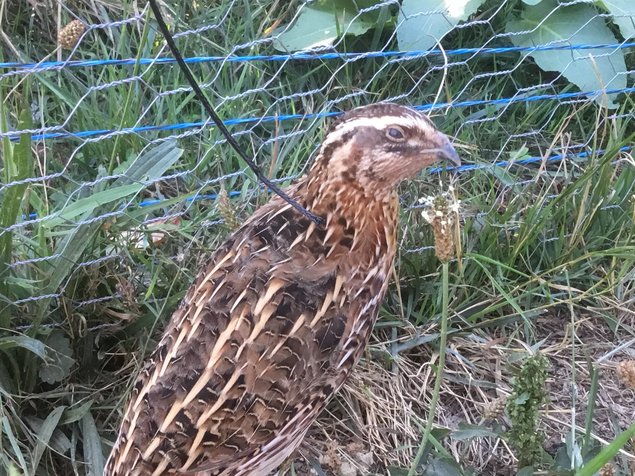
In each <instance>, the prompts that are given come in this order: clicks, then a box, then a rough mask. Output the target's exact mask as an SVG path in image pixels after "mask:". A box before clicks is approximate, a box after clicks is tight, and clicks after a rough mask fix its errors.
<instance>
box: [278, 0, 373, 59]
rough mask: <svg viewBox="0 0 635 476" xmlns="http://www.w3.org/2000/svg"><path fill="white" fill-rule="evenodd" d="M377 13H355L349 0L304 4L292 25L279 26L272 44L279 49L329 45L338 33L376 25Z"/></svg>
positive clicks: (355, 10)
mask: <svg viewBox="0 0 635 476" xmlns="http://www.w3.org/2000/svg"><path fill="white" fill-rule="evenodd" d="M377 14H378V13H364V14H361V15H358V8H357V7H356V6H355V4H354V2H352V1H349V0H346V1H344V0H330V1H327V2H320V3H316V4H311V5H305V6H303V7H302V10H301V11H300V13H299V15H298V17H297V18H296V20H295V22H294V23H293V25H292V26H291V27H289V26H288V25H287V26H285V27H283V28H282V30H281V32H280V33H279V34H278V35H277V37H276V38H275V40H274V44H273V45H274V48H276V49H277V50H279V51H297V50H305V49H310V48H317V47H320V46H330V45H332V44H333V43H334V42H335V40H336V39H337V38H338V37H339V36H341V35H344V34H347V35H361V34H363V33H366V32H367V31H368V30H370V29H371V28H373V27H374V26H375V24H376V19H377Z"/></svg>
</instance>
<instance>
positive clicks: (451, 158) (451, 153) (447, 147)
mask: <svg viewBox="0 0 635 476" xmlns="http://www.w3.org/2000/svg"><path fill="white" fill-rule="evenodd" d="M437 153H438V154H439V159H440V160H444V161H446V162H449V163H450V165H453V166H454V167H460V166H461V157H459V154H457V152H456V149H454V146H453V145H452V144H451V143H450V139H448V137H447V136H445V135H444V136H443V141H442V145H441V147H439V148H438V149H437Z"/></svg>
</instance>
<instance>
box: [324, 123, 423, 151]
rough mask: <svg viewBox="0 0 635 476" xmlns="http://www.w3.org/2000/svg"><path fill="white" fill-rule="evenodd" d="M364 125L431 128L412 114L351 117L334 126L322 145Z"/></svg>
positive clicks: (381, 127)
mask: <svg viewBox="0 0 635 476" xmlns="http://www.w3.org/2000/svg"><path fill="white" fill-rule="evenodd" d="M364 126H366V127H375V128H377V129H385V128H387V127H388V126H402V127H411V128H418V129H422V130H432V127H431V126H430V124H428V123H427V122H425V120H423V119H417V118H416V117H412V116H410V117H408V116H379V117H358V118H357V119H351V120H350V121H347V122H344V123H342V124H340V125H339V126H336V128H335V130H334V131H333V132H331V133H330V134H329V135H328V136H327V137H326V140H325V141H324V145H327V144H330V143H332V142H335V141H337V140H339V139H341V138H342V136H344V135H345V134H347V133H348V132H350V131H352V130H353V129H356V128H358V127H364Z"/></svg>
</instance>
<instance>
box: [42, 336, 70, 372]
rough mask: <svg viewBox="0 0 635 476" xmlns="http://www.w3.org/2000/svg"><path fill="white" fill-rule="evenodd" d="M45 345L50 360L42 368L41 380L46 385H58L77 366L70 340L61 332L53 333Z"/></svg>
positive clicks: (47, 338)
mask: <svg viewBox="0 0 635 476" xmlns="http://www.w3.org/2000/svg"><path fill="white" fill-rule="evenodd" d="M44 343H45V344H46V345H47V347H48V356H49V359H48V361H47V362H43V363H42V365H41V366H40V372H39V375H40V378H41V379H42V380H43V381H44V382H46V383H50V384H53V383H57V382H59V381H61V380H63V379H64V378H66V377H67V376H68V375H69V374H70V372H71V368H72V367H73V365H74V364H75V359H73V357H72V353H73V351H72V349H71V343H70V340H69V339H68V338H67V337H66V336H65V335H64V334H63V333H62V332H60V331H53V332H52V333H51V334H50V335H49V336H47V337H46V339H45V341H44Z"/></svg>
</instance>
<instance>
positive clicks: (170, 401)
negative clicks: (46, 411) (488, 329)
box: [105, 104, 458, 476]
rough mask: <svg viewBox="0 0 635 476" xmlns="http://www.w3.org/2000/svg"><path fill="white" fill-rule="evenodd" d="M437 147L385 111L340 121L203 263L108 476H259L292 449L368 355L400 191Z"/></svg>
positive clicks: (441, 142) (427, 125) (435, 135)
mask: <svg viewBox="0 0 635 476" xmlns="http://www.w3.org/2000/svg"><path fill="white" fill-rule="evenodd" d="M440 158H446V159H449V160H451V161H453V162H457V161H458V158H457V156H456V153H455V152H454V149H452V147H451V145H450V143H449V141H448V139H447V137H446V136H445V135H443V134H441V133H440V132H438V131H437V130H436V129H435V128H434V126H433V125H432V123H431V122H430V121H429V120H428V119H427V118H426V117H425V116H423V115H421V114H419V113H418V112H416V111H413V110H412V109H409V108H406V107H403V106H397V105H394V104H378V105H373V106H367V107H363V108H358V109H355V110H353V111H350V112H349V113H347V114H345V115H344V116H343V117H342V118H341V119H340V120H339V121H337V122H336V123H335V124H334V125H333V127H331V130H330V132H329V133H328V134H327V136H326V137H325V140H324V142H323V144H322V147H321V149H320V154H319V156H318V157H317V159H316V162H315V164H314V166H313V167H312V168H311V171H310V172H309V174H308V175H307V176H306V177H304V178H302V179H301V180H300V181H299V182H298V183H297V184H295V185H294V186H292V187H291V188H290V189H289V190H288V193H289V195H290V196H291V197H293V198H294V199H296V200H297V201H298V202H299V203H301V204H302V205H303V206H305V207H306V208H308V209H309V210H311V211H312V212H313V213H315V214H317V215H319V216H321V217H322V218H323V219H324V220H325V225H324V226H323V227H322V226H317V225H315V224H314V223H312V222H310V221H309V220H308V219H307V218H305V217H303V216H302V215H300V214H299V213H298V212H297V211H296V210H295V209H294V208H292V207H291V206H290V205H288V204H286V203H285V202H283V201H282V200H281V199H280V198H278V197H274V198H272V199H271V201H270V202H269V203H268V204H266V205H264V206H263V207H261V208H259V209H258V210H257V211H256V212H255V213H254V214H253V216H251V217H250V218H249V220H248V221H247V222H246V223H245V224H244V225H243V226H242V227H241V228H239V229H238V230H237V231H236V232H234V233H233V234H232V235H231V236H230V237H229V238H228V239H227V240H226V241H225V243H224V244H223V245H222V246H221V247H220V248H219V249H218V250H217V251H216V252H215V253H214V254H213V255H212V257H211V258H210V260H209V262H208V263H207V265H206V266H205V267H204V268H203V269H202V270H201V272H200V274H199V275H198V278H197V279H196V280H195V282H194V284H193V285H192V286H191V288H190V289H189V291H188V293H187V295H186V296H185V298H184V299H183V301H182V302H181V305H180V306H179V308H178V309H177V311H176V312H175V313H174V315H173V316H172V318H171V320H170V322H169V324H168V326H167V328H166V329H165V332H164V334H163V337H162V339H161V341H160V343H159V345H158V347H157V349H156V350H155V351H154V353H153V354H152V356H151V357H150V358H149V359H148V361H147V363H146V365H145V367H144V369H143V370H142V372H141V373H140V375H139V377H138V380H137V382H136V385H135V386H134V389H133V391H132V395H131V399H130V403H129V404H128V408H127V409H126V413H125V416H124V419H123V423H122V426H121V430H120V432H119V436H118V438H117V441H116V443H115V446H114V448H113V451H112V454H111V455H110V458H109V460H108V463H107V465H106V471H105V474H106V475H107V476H115V475H116V476H121V475H129V474H130V475H160V474H199V475H210V476H211V475H223V476H230V475H231V476H246V475H250V476H265V475H267V474H270V473H271V472H273V471H275V470H276V469H277V468H278V466H279V465H280V464H282V463H283V462H284V460H285V459H286V458H287V457H288V456H289V455H290V454H291V453H292V452H293V451H294V450H295V448H296V447H297V446H298V445H299V444H300V442H301V441H302V438H303V437H304V435H305V433H306V431H307V430H308V428H309V426H310V425H311V423H312V422H313V421H314V420H315V418H316V417H317V415H318V414H319V413H320V411H321V410H322V409H323V408H324V406H325V405H326V402H327V401H328V399H329V398H331V397H332V396H333V394H334V393H335V392H336V391H337V390H338V388H339V387H340V386H341V385H342V383H343V382H344V380H345V379H346V377H347V376H348V374H349V373H350V370H351V368H352V366H353V365H354V364H355V362H357V360H358V359H359V357H360V356H361V354H362V352H363V350H364V347H365V346H366V344H367V342H368V338H369V336H370V333H371V330H372V327H373V324H374V322H375V319H376V317H377V313H378V310H379V306H380V305H381V302H382V299H383V297H384V294H385V292H386V287H387V285H388V277H389V274H390V270H391V267H392V265H393V260H394V256H395V251H396V232H397V224H398V223H397V221H398V202H397V195H396V191H395V189H396V186H397V184H398V183H399V182H400V181H401V180H403V179H406V178H409V177H412V176H414V175H415V174H416V173H417V172H419V171H420V170H421V169H422V168H424V167H426V166H428V165H431V164H432V163H434V162H436V161H437V160H438V159H440Z"/></svg>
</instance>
